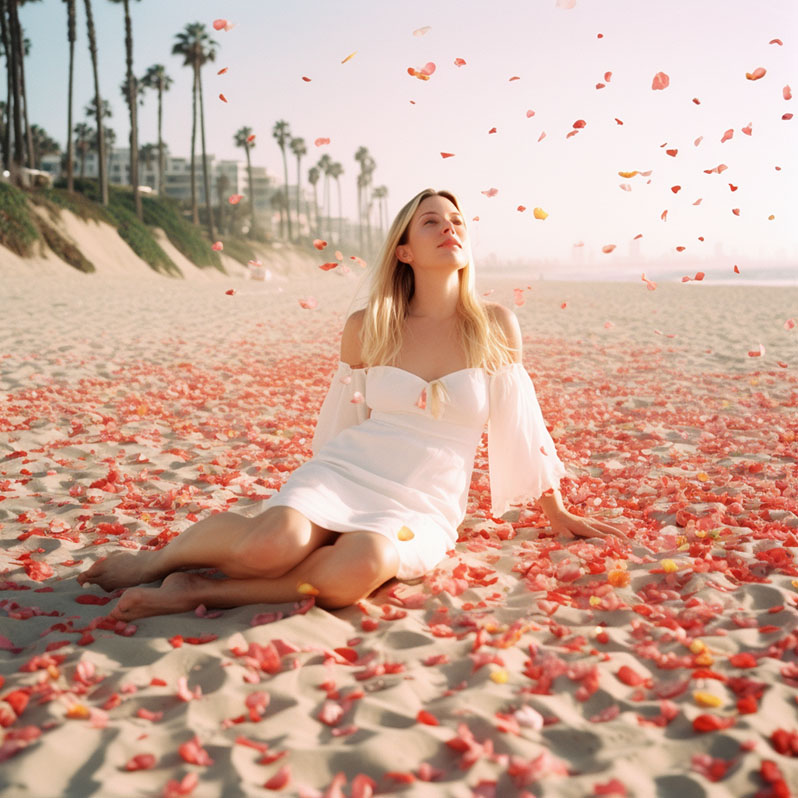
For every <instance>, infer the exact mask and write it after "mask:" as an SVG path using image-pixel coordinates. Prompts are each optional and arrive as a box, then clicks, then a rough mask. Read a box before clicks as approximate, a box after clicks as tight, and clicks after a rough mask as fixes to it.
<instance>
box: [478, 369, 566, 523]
mask: <svg viewBox="0 0 798 798" xmlns="http://www.w3.org/2000/svg"><path fill="white" fill-rule="evenodd" d="M489 400H490V416H489V418H488V467H489V474H490V495H491V513H492V514H493V516H494V518H499V517H501V516H502V515H503V514H504V513H506V512H507V510H509V509H510V505H511V504H517V503H522V502H527V501H531V500H534V499H537V498H539V497H540V496H541V495H542V494H543V493H544V492H545V491H547V490H549V489H550V488H558V487H559V484H560V478H561V477H563V476H566V475H567V473H568V472H567V470H566V468H565V466H564V465H563V463H562V461H561V460H560V458H559V457H558V456H557V450H556V449H555V447H554V441H553V440H552V438H551V435H550V434H549V431H548V430H547V429H546V423H545V421H544V420H543V413H542V412H541V410H540V405H539V404H538V399H537V394H536V393H535V386H534V384H533V383H532V380H531V379H530V377H529V374H527V371H526V369H525V368H524V367H523V366H522V365H521V364H520V363H513V364H512V365H511V366H508V367H506V368H504V369H502V370H501V371H498V372H496V373H495V374H492V375H491V377H490V394H489Z"/></svg>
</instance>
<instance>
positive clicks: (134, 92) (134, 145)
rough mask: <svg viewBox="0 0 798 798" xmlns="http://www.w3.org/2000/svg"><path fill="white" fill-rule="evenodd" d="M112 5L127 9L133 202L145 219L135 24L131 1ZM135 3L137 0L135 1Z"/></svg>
mask: <svg viewBox="0 0 798 798" xmlns="http://www.w3.org/2000/svg"><path fill="white" fill-rule="evenodd" d="M110 1H111V2H112V3H117V4H119V3H121V4H122V5H123V6H124V9H125V62H126V66H127V69H126V72H125V87H126V92H124V93H125V98H126V99H127V108H128V112H129V113H130V185H131V186H132V187H133V202H134V204H135V207H136V216H138V218H139V220H143V219H144V210H143V208H142V206H141V194H140V193H139V125H138V104H139V103H138V99H139V89H138V81H137V80H136V78H135V77H134V76H133V24H132V22H131V21H130V0H110ZM134 1H135V0H134Z"/></svg>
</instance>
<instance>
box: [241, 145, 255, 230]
mask: <svg viewBox="0 0 798 798" xmlns="http://www.w3.org/2000/svg"><path fill="white" fill-rule="evenodd" d="M244 152H245V153H246V154H247V179H248V180H249V235H250V237H252V236H253V235H254V234H255V184H254V182H253V180H252V159H251V158H250V155H249V142H248V141H245V142H244Z"/></svg>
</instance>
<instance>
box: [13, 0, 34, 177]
mask: <svg viewBox="0 0 798 798" xmlns="http://www.w3.org/2000/svg"><path fill="white" fill-rule="evenodd" d="M12 6H13V8H14V23H13V24H14V27H15V28H16V31H17V46H18V47H19V51H18V52H17V65H18V67H19V93H20V97H21V99H22V115H23V118H24V122H25V144H26V145H27V148H28V155H27V163H28V166H29V167H30V168H31V169H35V168H36V153H35V152H34V150H33V133H32V132H31V129H30V120H29V119H28V98H27V92H26V91H25V42H24V40H23V39H24V37H23V35H22V26H21V25H20V24H19V13H18V10H19V6H18V0H12Z"/></svg>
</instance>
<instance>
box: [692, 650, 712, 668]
mask: <svg viewBox="0 0 798 798" xmlns="http://www.w3.org/2000/svg"><path fill="white" fill-rule="evenodd" d="M695 664H696V665H700V666H701V667H702V668H707V667H709V666H710V665H714V664H715V660H714V659H712V655H711V654H710V653H709V652H708V651H702V652H701V653H700V654H699V655H698V656H697V657H696V658H695Z"/></svg>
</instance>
